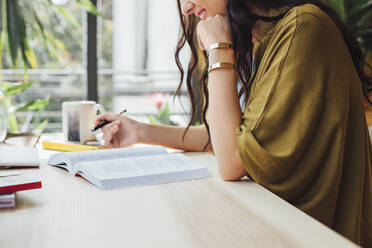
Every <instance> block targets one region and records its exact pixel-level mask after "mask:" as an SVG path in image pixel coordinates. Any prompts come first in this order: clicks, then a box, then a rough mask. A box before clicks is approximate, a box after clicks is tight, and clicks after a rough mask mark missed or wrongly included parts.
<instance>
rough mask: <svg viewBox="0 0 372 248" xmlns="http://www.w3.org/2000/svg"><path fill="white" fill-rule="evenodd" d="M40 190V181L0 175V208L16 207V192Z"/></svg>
mask: <svg viewBox="0 0 372 248" xmlns="http://www.w3.org/2000/svg"><path fill="white" fill-rule="evenodd" d="M37 188H41V181H40V180H38V179H35V178H32V177H29V176H24V175H21V174H10V173H7V174H4V173H2V174H0V208H14V207H15V206H16V192H18V191H22V190H29V189H37Z"/></svg>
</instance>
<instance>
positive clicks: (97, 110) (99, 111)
mask: <svg viewBox="0 0 372 248" xmlns="http://www.w3.org/2000/svg"><path fill="white" fill-rule="evenodd" d="M93 110H94V113H95V114H96V116H99V115H102V114H103V113H104V112H105V108H104V107H103V106H102V105H101V104H96V105H94V106H93Z"/></svg>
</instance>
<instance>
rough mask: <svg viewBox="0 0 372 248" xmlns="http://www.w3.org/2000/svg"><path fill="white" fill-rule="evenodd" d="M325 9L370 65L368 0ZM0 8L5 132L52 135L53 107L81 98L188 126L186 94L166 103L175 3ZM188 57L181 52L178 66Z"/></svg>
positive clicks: (135, 0) (69, 1)
mask: <svg viewBox="0 0 372 248" xmlns="http://www.w3.org/2000/svg"><path fill="white" fill-rule="evenodd" d="M329 3H330V4H331V5H332V6H333V7H334V8H335V9H336V11H337V12H338V13H339V15H340V16H341V18H342V19H343V20H344V22H345V23H346V24H347V25H348V27H349V28H350V29H351V30H352V31H353V33H354V34H355V35H356V36H357V38H358V40H359V41H360V43H361V45H362V47H363V49H364V51H365V52H366V54H368V55H369V56H368V57H367V59H368V60H369V61H371V59H370V58H371V56H370V55H371V51H372V0H329ZM0 10H1V12H0V13H1V18H0V28H1V35H0V53H1V55H2V56H1V61H0V90H2V91H3V92H4V93H5V102H6V104H7V107H8V114H9V123H10V127H9V129H10V131H11V132H26V131H30V130H34V129H39V130H45V131H47V132H60V131H61V103H62V102H63V101H72V100H86V99H89V100H95V101H98V102H99V103H101V104H103V105H104V107H105V108H106V110H108V111H111V112H119V111H120V110H122V109H123V108H126V109H127V110H128V113H129V115H131V116H132V117H134V118H136V119H138V120H141V121H146V122H153V123H163V124H173V125H185V124H186V123H187V122H188V114H189V112H190V104H189V102H188V98H187V92H186V90H185V89H182V91H181V98H180V99H179V100H178V99H176V100H175V101H173V94H174V91H175V89H176V88H177V86H178V83H179V77H180V75H179V72H178V68H177V67H176V64H175V61H174V51H175V46H176V43H177V41H178V38H179V36H180V26H179V17H178V10H177V1H176V0H157V1H156V0H0ZM189 57H190V54H189V51H188V49H184V51H183V53H182V54H181V62H182V64H183V66H184V67H186V66H187V63H188V60H189ZM370 122H372V116H371V120H370ZM195 124H200V122H199V121H198V120H197V122H196V123H195ZM370 124H372V123H370Z"/></svg>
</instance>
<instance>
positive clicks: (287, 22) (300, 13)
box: [276, 3, 339, 36]
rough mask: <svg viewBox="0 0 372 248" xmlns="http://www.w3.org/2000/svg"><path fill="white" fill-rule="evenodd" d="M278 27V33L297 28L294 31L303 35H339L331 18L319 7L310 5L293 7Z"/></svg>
mask: <svg viewBox="0 0 372 248" xmlns="http://www.w3.org/2000/svg"><path fill="white" fill-rule="evenodd" d="M276 26H277V27H276V30H277V31H279V30H281V29H283V28H284V29H285V28H288V27H295V29H293V30H296V31H304V32H303V33H304V34H307V35H308V36H311V35H321V34H328V35H329V34H331V33H334V32H336V33H339V31H338V27H337V26H336V24H335V23H334V21H333V20H332V19H331V18H330V16H329V15H328V14H327V13H325V12H324V11H323V10H322V9H320V8H319V7H318V6H316V5H314V4H310V3H308V4H304V5H300V6H296V7H292V8H291V9H290V10H288V12H287V13H286V14H285V16H284V17H283V18H282V19H281V20H280V21H279V22H278V23H277V25H276ZM313 32H315V34H314V33H313ZM336 33H334V34H336Z"/></svg>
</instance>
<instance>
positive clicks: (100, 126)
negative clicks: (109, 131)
mask: <svg viewBox="0 0 372 248" xmlns="http://www.w3.org/2000/svg"><path fill="white" fill-rule="evenodd" d="M126 112H127V110H126V109H124V110H123V111H121V112H120V113H119V115H121V114H124V113H126ZM109 123H110V121H107V120H104V121H103V122H102V123H101V124H99V125H97V126H96V127H94V128H92V129H91V131H92V132H95V131H97V130H98V129H100V128H103V127H104V126H106V125H107V124H109Z"/></svg>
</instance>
